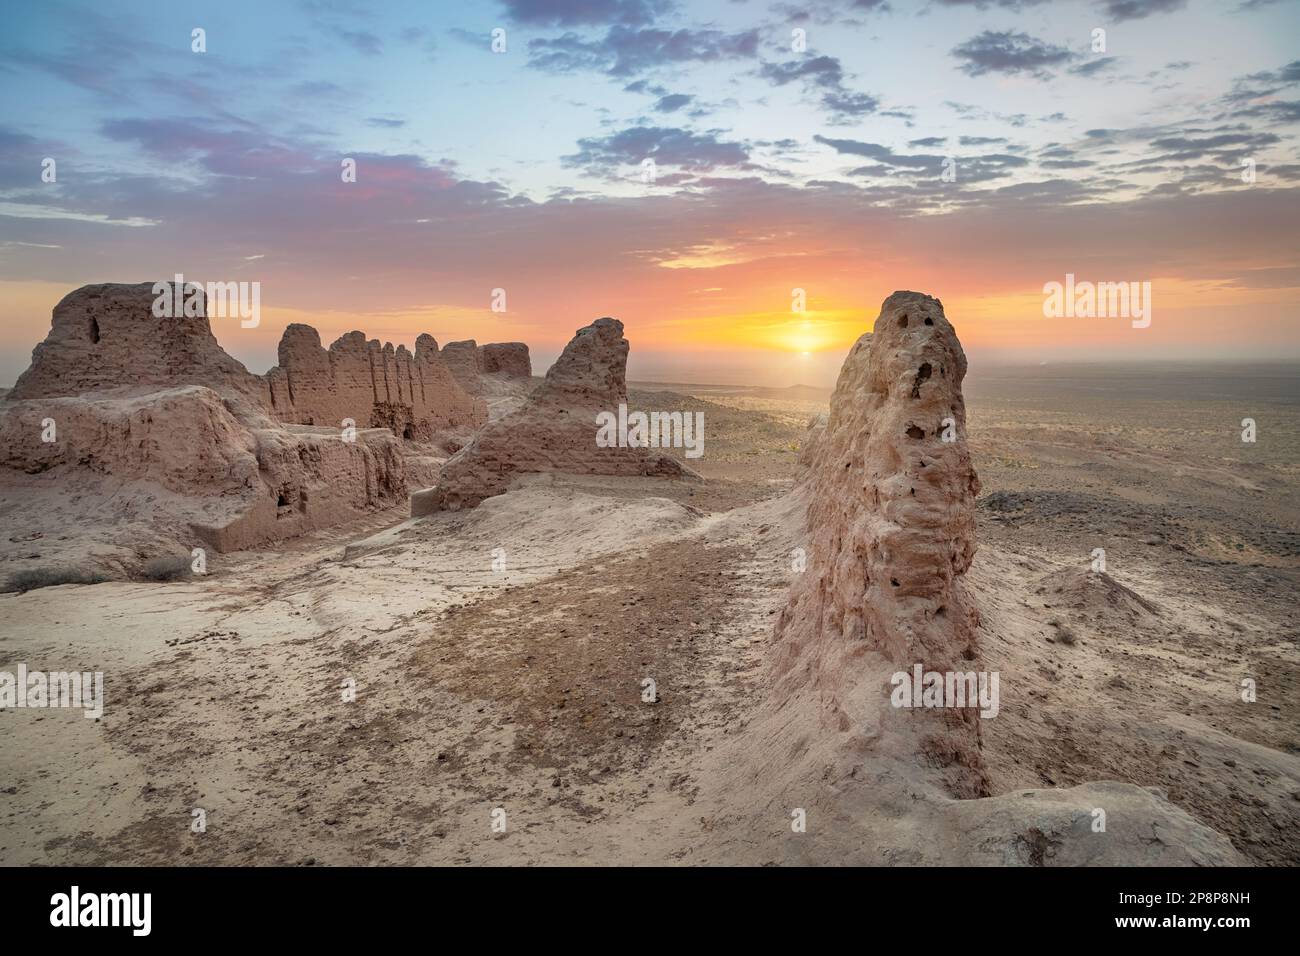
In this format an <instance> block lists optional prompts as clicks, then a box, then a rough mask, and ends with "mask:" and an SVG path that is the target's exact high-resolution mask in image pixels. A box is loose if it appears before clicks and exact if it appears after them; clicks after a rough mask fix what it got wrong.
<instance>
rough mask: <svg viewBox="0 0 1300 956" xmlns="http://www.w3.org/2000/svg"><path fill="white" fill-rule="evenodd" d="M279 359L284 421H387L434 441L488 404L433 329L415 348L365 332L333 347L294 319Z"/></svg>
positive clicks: (478, 420) (276, 375) (472, 422)
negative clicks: (469, 387)
mask: <svg viewBox="0 0 1300 956" xmlns="http://www.w3.org/2000/svg"><path fill="white" fill-rule="evenodd" d="M278 354H279V363H280V364H279V365H277V366H276V367H275V368H272V369H271V370H270V371H269V372H267V373H266V381H267V389H268V395H269V401H270V405H271V409H272V411H273V413H274V414H275V416H276V418H278V419H279V420H280V421H283V422H292V423H296V424H301V425H326V426H331V427H336V428H337V427H341V426H342V423H343V421H344V420H345V419H348V420H351V421H352V422H353V423H355V425H356V426H358V427H361V428H366V427H370V428H387V429H389V430H391V431H392V432H393V434H394V435H397V436H399V437H402V438H406V439H411V440H416V441H425V442H428V441H432V440H433V438H434V436H435V433H437V432H439V431H442V430H444V429H448V428H460V427H469V428H477V427H478V426H479V425H482V424H483V423H484V422H486V421H487V418H488V413H487V404H486V403H485V402H484V401H483V400H482V399H480V398H476V397H475V396H474V395H471V394H470V393H469V392H467V391H466V390H465V388H464V387H462V385H461V383H460V382H459V381H458V380H457V379H456V377H455V376H454V375H453V374H452V371H451V369H450V367H449V366H448V364H447V362H446V361H445V360H444V358H443V356H442V354H441V353H440V352H439V351H438V343H437V342H436V341H435V340H434V338H433V336H431V335H428V334H423V335H420V336H419V338H417V339H416V341H415V354H411V352H410V351H409V350H408V349H407V348H406V346H405V345H402V346H398V347H397V348H396V349H394V348H393V346H392V343H387V344H384V345H381V344H380V343H379V340H378V339H371V340H369V341H367V340H366V337H365V335H364V333H362V332H349V333H347V334H346V335H344V336H341V337H340V338H339V339H338V340H337V341H335V342H334V344H332V345H331V346H330V347H329V349H328V350H326V349H324V348H322V347H321V340H320V333H318V332H317V331H316V330H315V329H314V328H312V327H311V326H309V325H302V324H300V323H293V324H291V325H289V326H288V327H287V328H286V329H285V330H284V334H283V336H281V338H280V346H279V350H278Z"/></svg>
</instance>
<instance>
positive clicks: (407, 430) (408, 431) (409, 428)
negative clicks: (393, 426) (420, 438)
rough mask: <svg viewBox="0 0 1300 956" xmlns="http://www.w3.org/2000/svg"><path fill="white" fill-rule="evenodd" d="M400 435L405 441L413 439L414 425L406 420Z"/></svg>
mask: <svg viewBox="0 0 1300 956" xmlns="http://www.w3.org/2000/svg"><path fill="white" fill-rule="evenodd" d="M402 437H403V438H405V439H406V440H407V441H413V440H414V439H415V426H413V425H412V424H411V423H410V422H407V423H406V426H405V427H404V428H403V429H402Z"/></svg>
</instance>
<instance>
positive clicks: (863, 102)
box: [758, 56, 880, 123]
mask: <svg viewBox="0 0 1300 956" xmlns="http://www.w3.org/2000/svg"><path fill="white" fill-rule="evenodd" d="M758 75H759V76H760V77H762V78H763V79H765V80H767V81H768V82H770V83H772V84H774V85H776V86H786V85H787V84H790V83H803V84H805V85H806V86H808V87H810V88H812V89H820V90H823V91H824V92H823V93H822V97H821V103H822V106H823V107H824V108H825V109H826V110H827V112H828V113H829V114H830V118H831V122H833V123H842V122H848V121H851V120H853V119H856V118H858V117H861V116H868V115H870V114H872V113H875V112H876V111H878V110H879V109H880V99H879V98H878V97H875V96H871V95H870V94H867V93H857V92H854V91H853V90H850V89H848V88H847V87H846V86H845V85H844V68H843V66H841V64H840V61H839V60H838V59H836V58H835V57H833V56H814V57H805V58H803V59H797V60H789V61H787V62H785V63H764V64H763V65H762V66H761V67H760V68H759V70H758Z"/></svg>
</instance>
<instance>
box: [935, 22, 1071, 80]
mask: <svg viewBox="0 0 1300 956" xmlns="http://www.w3.org/2000/svg"><path fill="white" fill-rule="evenodd" d="M952 55H953V56H955V57H956V58H957V59H959V60H961V61H963V62H962V64H961V70H962V71H963V72H964V73H966V75H968V76H983V75H985V74H986V73H1005V74H1011V75H1014V74H1019V73H1026V74H1028V75H1030V76H1036V77H1039V78H1046V77H1048V76H1050V75H1051V73H1050V70H1049V69H1048V68H1049V67H1056V66H1064V65H1065V64H1067V63H1069V62H1070V61H1071V60H1073V59H1074V58H1075V54H1073V53H1071V52H1070V51H1069V50H1067V49H1066V48H1065V47H1061V46H1055V45H1053V44H1050V43H1047V42H1045V41H1043V40H1037V39H1035V38H1034V37H1031V36H1030V35H1029V34H1027V33H1017V32H1011V31H1003V32H996V31H993V30H985V31H984V32H983V33H981V34H979V35H978V36H975V37H972V38H971V39H969V40H967V41H966V42H965V43H962V44H960V45H958V46H956V47H954V48H953V50H952Z"/></svg>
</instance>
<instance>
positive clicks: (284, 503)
mask: <svg viewBox="0 0 1300 956" xmlns="http://www.w3.org/2000/svg"><path fill="white" fill-rule="evenodd" d="M275 506H276V507H277V508H287V507H289V498H288V496H286V495H285V493H284V492H283V491H282V492H280V494H279V495H278V496H276V499H275Z"/></svg>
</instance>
